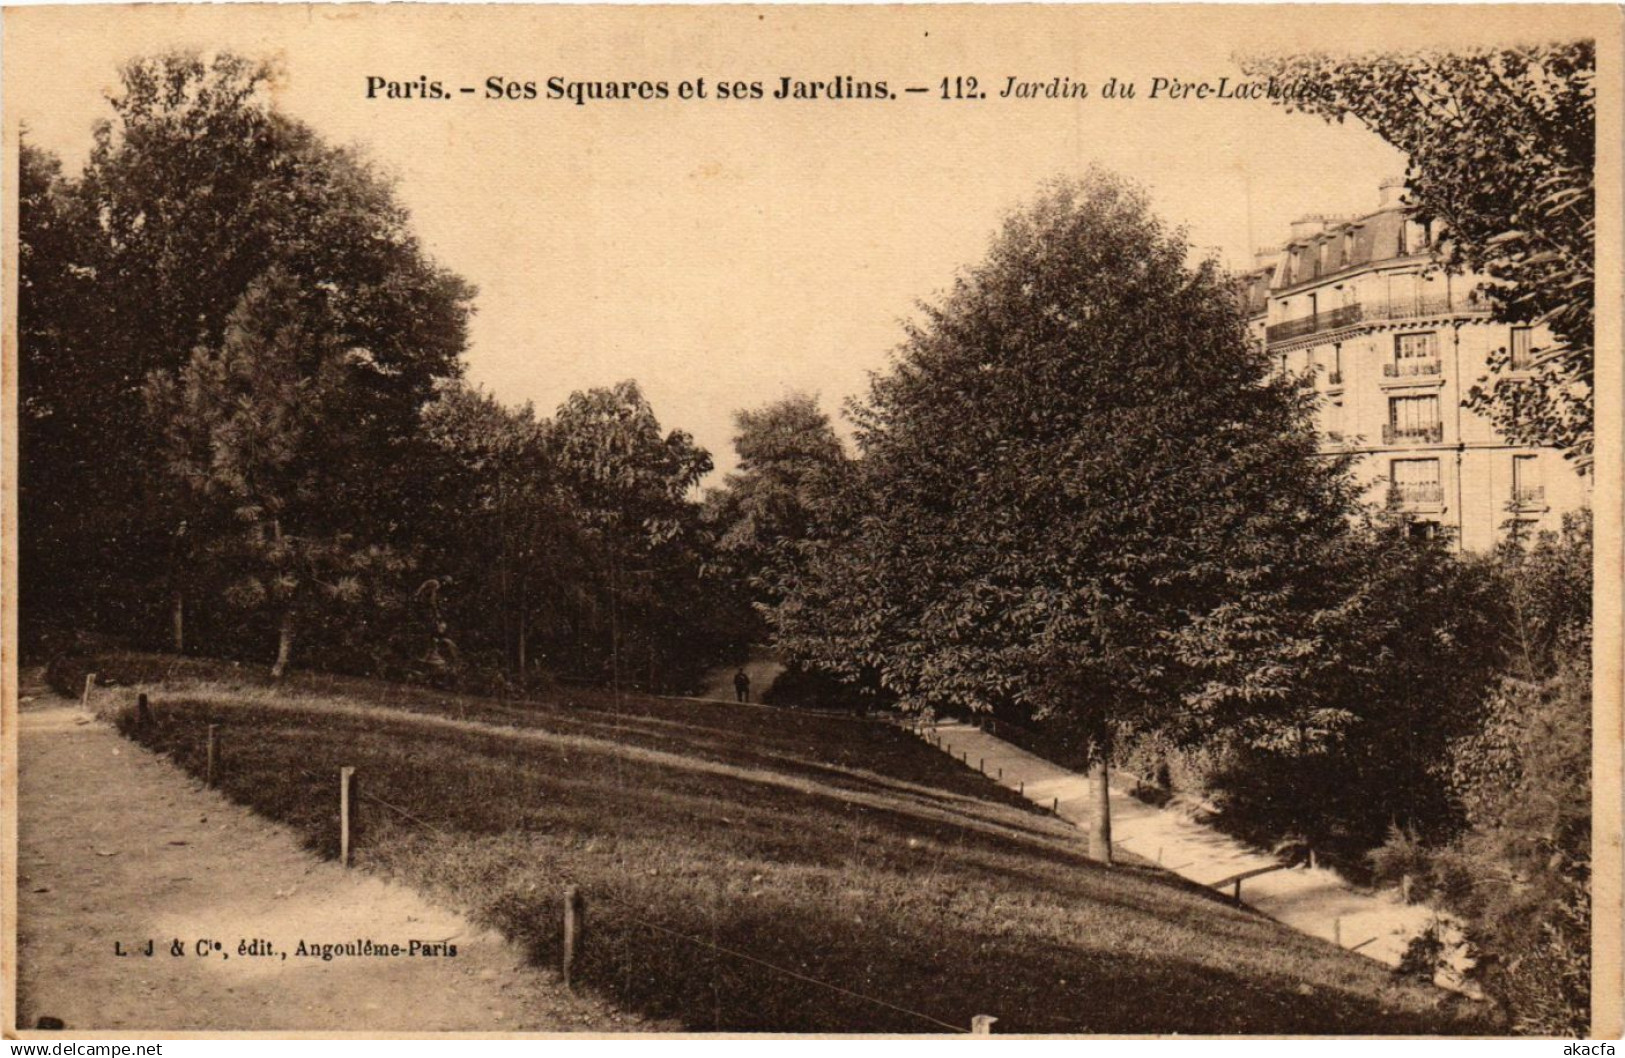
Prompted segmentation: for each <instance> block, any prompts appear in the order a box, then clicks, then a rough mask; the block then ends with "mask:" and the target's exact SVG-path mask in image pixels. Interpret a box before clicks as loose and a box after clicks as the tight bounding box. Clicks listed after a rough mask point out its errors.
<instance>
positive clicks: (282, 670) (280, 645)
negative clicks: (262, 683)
mask: <svg viewBox="0 0 1625 1058" xmlns="http://www.w3.org/2000/svg"><path fill="white" fill-rule="evenodd" d="M292 661H293V611H292V610H285V611H283V613H282V620H281V622H280V623H279V624H278V625H277V646H276V664H275V665H272V666H271V678H272V679H274V680H280V679H281V678H282V677H283V676H284V675H285V674H286V673H287V671H288V665H289V663H290V662H292Z"/></svg>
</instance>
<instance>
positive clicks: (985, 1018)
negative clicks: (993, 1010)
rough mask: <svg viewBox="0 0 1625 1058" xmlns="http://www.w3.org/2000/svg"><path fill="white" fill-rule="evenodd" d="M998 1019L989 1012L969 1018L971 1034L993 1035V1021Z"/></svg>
mask: <svg viewBox="0 0 1625 1058" xmlns="http://www.w3.org/2000/svg"><path fill="white" fill-rule="evenodd" d="M998 1020H999V1019H998V1018H996V1017H993V1016H992V1015H990V1014H978V1015H976V1016H975V1017H974V1018H971V1019H970V1034H971V1035H972V1036H991V1035H993V1023H994V1022H995V1021H998Z"/></svg>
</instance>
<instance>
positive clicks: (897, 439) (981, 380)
mask: <svg viewBox="0 0 1625 1058" xmlns="http://www.w3.org/2000/svg"><path fill="white" fill-rule="evenodd" d="M1188 257H1189V246H1188V244H1187V242H1186V241H1185V239H1184V236H1183V234H1182V233H1180V232H1177V231H1170V230H1168V229H1167V228H1166V226H1165V225H1164V224H1163V223H1162V222H1161V221H1159V220H1158V219H1157V218H1156V217H1155V216H1153V215H1152V213H1151V211H1150V208H1149V205H1148V202H1147V200H1146V198H1145V195H1144V194H1143V192H1141V191H1140V190H1138V189H1137V188H1135V187H1134V186H1132V185H1130V184H1128V183H1127V182H1125V181H1123V180H1121V179H1119V178H1116V177H1114V176H1111V175H1108V174H1105V173H1100V172H1092V173H1091V174H1090V175H1089V176H1088V177H1086V178H1084V179H1082V180H1078V181H1058V182H1055V183H1053V184H1051V185H1049V186H1048V187H1046V188H1045V189H1044V191H1043V192H1042V193H1041V194H1040V195H1039V196H1038V198H1037V199H1036V201H1035V202H1033V203H1032V204H1031V205H1029V206H1028V207H1027V208H1026V209H1024V210H1021V211H1019V212H1017V213H1015V214H1013V215H1012V216H1011V217H1010V218H1009V219H1008V221H1007V222H1006V223H1005V225H1004V228H1003V230H1002V231H1001V232H1000V234H999V235H998V237H997V238H996V239H995V240H994V243H993V246H992V248H991V250H990V252H989V254H988V256H987V259H986V260H985V261H984V262H983V263H981V264H980V265H977V266H975V267H974V268H971V269H969V270H967V271H966V272H965V273H964V274H962V275H961V276H960V277H959V279H958V280H957V281H956V282H955V284H954V287H953V289H952V290H951V291H950V292H949V293H948V294H947V295H946V296H944V297H943V298H941V299H940V300H939V301H937V302H936V303H933V304H929V305H925V306H922V314H923V320H922V321H921V322H919V323H917V324H915V325H913V326H911V327H910V329H909V331H908V334H907V340H906V341H905V342H904V344H903V345H902V347H901V348H900V349H899V350H898V351H897V354H896V356H895V358H894V363H893V366H892V369H891V370H890V371H889V372H888V373H886V374H884V375H881V376H878V377H876V378H875V379H874V381H873V383H872V385H871V389H870V393H869V395H868V397H867V399H866V400H864V401H862V402H861V403H857V404H855V405H854V406H853V407H852V409H851V414H852V416H853V418H854V419H855V421H856V423H857V425H858V442H859V446H860V449H861V452H862V458H861V459H860V460H859V461H858V462H857V464H856V466H855V469H854V472H853V474H852V476H851V486H850V487H849V488H848V489H847V490H845V495H844V496H843V497H841V498H840V499H838V500H837V501H836V502H835V503H833V504H831V509H830V518H831V521H832V523H833V525H832V530H831V532H830V533H829V534H828V535H829V538H828V539H827V540H821V541H818V542H816V543H814V544H812V545H810V546H809V555H808V572H807V575H806V576H805V577H804V578H803V579H802V581H801V582H800V583H799V584H797V585H795V586H793V587H792V589H791V590H790V591H788V592H787V594H786V598H785V600H784V601H783V603H782V604H781V605H780V606H779V607H778V611H777V613H776V614H775V622H776V626H777V632H778V638H779V642H780V644H781V645H782V646H783V647H784V648H786V649H787V650H788V651H789V652H790V654H791V655H792V657H793V658H794V659H796V660H802V661H806V662H808V663H810V664H812V665H814V666H817V667H821V668H824V669H826V670H833V671H836V672H842V673H845V674H846V675H847V676H848V677H849V678H854V679H855V678H858V677H860V676H861V674H862V673H863V671H864V670H865V669H872V670H874V671H875V672H877V673H878V675H879V679H880V681H881V682H882V684H883V685H885V686H886V687H887V688H888V689H890V690H892V691H894V692H896V693H897V694H898V696H899V697H900V700H901V702H902V704H903V705H904V706H905V707H911V708H933V707H936V708H941V707H945V706H946V707H953V708H958V709H965V710H972V711H987V710H994V711H1004V712H1006V713H1007V715H1019V716H1027V717H1051V718H1054V719H1056V720H1059V721H1062V722H1065V723H1067V724H1070V725H1073V726H1075V727H1076V728H1078V729H1079V730H1081V731H1083V732H1085V733H1086V735H1087V737H1088V739H1090V740H1091V741H1092V743H1093V744H1094V745H1095V747H1096V750H1095V757H1096V759H1097V760H1101V761H1103V759H1104V754H1105V751H1106V747H1107V746H1108V745H1109V743H1110V740H1111V738H1112V735H1113V732H1114V730H1115V729H1116V728H1117V727H1118V726H1119V725H1124V724H1128V725H1146V726H1171V727H1176V728H1178V729H1180V730H1182V731H1187V732H1192V733H1194V732H1197V731H1200V730H1204V729H1208V728H1211V727H1213V726H1228V725H1233V724H1235V723H1239V722H1241V721H1242V720H1244V719H1245V720H1248V721H1249V722H1252V721H1256V720H1257V718H1259V717H1260V716H1261V715H1263V714H1266V713H1273V714H1274V715H1275V716H1276V718H1277V720H1283V719H1285V718H1286V717H1288V716H1289V715H1290V714H1291V713H1292V711H1293V710H1294V709H1295V708H1297V701H1298V699H1297V697H1296V696H1295V695H1294V694H1293V693H1292V692H1293V690H1294V687H1293V675H1292V674H1293V668H1292V666H1290V665H1288V664H1286V663H1285V662H1286V660H1287V659H1290V658H1294V657H1299V656H1302V655H1304V654H1307V653H1311V652H1313V651H1314V650H1315V649H1316V639H1315V634H1314V631H1313V628H1312V627H1311V625H1310V623H1309V621H1308V620H1307V616H1306V615H1307V614H1309V613H1311V612H1313V611H1314V610H1315V609H1316V607H1317V606H1318V605H1319V603H1320V600H1319V591H1320V586H1319V578H1318V577H1317V576H1316V575H1315V573H1314V570H1315V568H1316V565H1317V558H1318V555H1319V552H1320V551H1321V550H1322V549H1324V548H1326V547H1328V546H1330V545H1331V544H1332V543H1333V542H1335V541H1337V540H1339V539H1341V538H1342V537H1343V535H1344V534H1345V533H1346V532H1347V515H1348V513H1349V510H1350V503H1351V495H1350V491H1349V490H1350V484H1349V479H1348V475H1347V473H1346V468H1345V466H1344V465H1343V464H1342V462H1341V461H1340V460H1338V459H1335V458H1326V457H1323V456H1321V455H1320V454H1319V453H1318V451H1317V444H1316V438H1315V434H1314V432H1313V429H1312V426H1311V423H1310V413H1311V410H1312V397H1311V396H1310V395H1309V394H1308V393H1306V392H1305V391H1304V390H1302V389H1301V388H1300V387H1299V386H1298V384H1297V383H1296V382H1295V381H1294V380H1291V379H1287V378H1283V377H1280V376H1278V375H1276V374H1273V373H1272V372H1271V371H1270V367H1269V364H1268V361H1267V359H1266V357H1265V356H1264V355H1263V353H1262V351H1261V350H1260V349H1259V348H1258V347H1257V346H1256V344H1255V343H1253V342H1252V341H1251V340H1250V339H1249V337H1248V335H1247V330H1246V318H1245V312H1244V309H1243V307H1242V306H1241V304H1240V303H1239V300H1238V299H1237V297H1236V296H1235V293H1234V291H1233V289H1232V287H1231V284H1230V281H1229V279H1228V278H1227V277H1226V276H1225V275H1224V274H1223V273H1222V272H1221V271H1220V270H1219V269H1218V267H1217V266H1216V265H1215V264H1214V263H1213V262H1212V261H1207V262H1203V263H1201V264H1199V265H1196V266H1194V267H1192V266H1190V265H1188V264H1187V258H1188Z"/></svg>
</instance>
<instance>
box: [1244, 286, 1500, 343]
mask: <svg viewBox="0 0 1625 1058" xmlns="http://www.w3.org/2000/svg"><path fill="white" fill-rule="evenodd" d="M1489 311H1490V310H1489V307H1488V306H1487V305H1482V304H1479V303H1478V302H1475V301H1472V300H1470V299H1469V298H1468V296H1467V295H1466V294H1454V295H1452V294H1431V295H1429V296H1427V297H1419V298H1400V299H1398V300H1396V301H1367V302H1356V303H1355V304H1353V305H1344V306H1343V307H1342V308H1340V309H1333V310H1332V311H1330V312H1317V313H1315V314H1314V315H1312V316H1304V317H1301V318H1300V319H1296V320H1287V321H1286V322H1285V323H1275V324H1271V325H1270V326H1268V327H1265V328H1264V340H1265V341H1266V342H1269V343H1270V344H1274V343H1275V342H1289V341H1291V340H1292V339H1294V338H1307V337H1309V336H1310V335H1312V334H1320V333H1321V332H1323V331H1335V330H1340V329H1342V328H1344V327H1352V326H1353V325H1354V324H1356V323H1375V322H1380V321H1382V320H1414V319H1421V318H1423V317H1426V316H1461V315H1470V316H1487V315H1489Z"/></svg>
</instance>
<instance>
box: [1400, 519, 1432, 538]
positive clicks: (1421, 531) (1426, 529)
mask: <svg viewBox="0 0 1625 1058" xmlns="http://www.w3.org/2000/svg"><path fill="white" fill-rule="evenodd" d="M1407 532H1409V533H1410V536H1411V539H1412V540H1432V539H1433V538H1434V537H1436V536H1438V535H1439V523H1438V522H1434V521H1427V520H1424V519H1418V520H1416V521H1414V522H1412V523H1410V525H1409V526H1408V527H1407Z"/></svg>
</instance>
